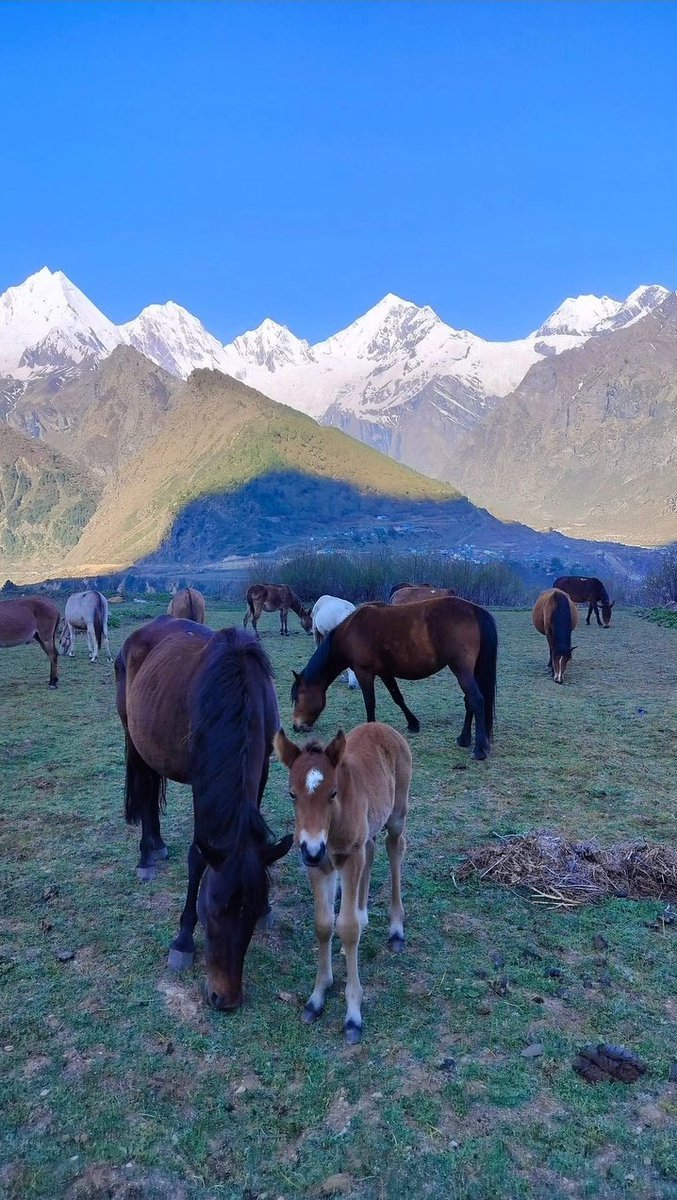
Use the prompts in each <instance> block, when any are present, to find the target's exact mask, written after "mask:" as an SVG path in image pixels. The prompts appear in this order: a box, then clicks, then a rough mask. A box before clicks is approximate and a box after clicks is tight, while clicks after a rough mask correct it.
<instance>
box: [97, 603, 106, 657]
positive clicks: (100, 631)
mask: <svg viewBox="0 0 677 1200" xmlns="http://www.w3.org/2000/svg"><path fill="white" fill-rule="evenodd" d="M105 615H106V611H105V609H104V605H103V598H102V597H101V596H100V595H99V593H98V592H97V593H96V607H95V609H94V636H95V638H96V644H97V647H98V649H99V650H100V649H101V641H102V639H103V622H104V617H105Z"/></svg>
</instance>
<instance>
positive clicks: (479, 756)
mask: <svg viewBox="0 0 677 1200" xmlns="http://www.w3.org/2000/svg"><path fill="white" fill-rule="evenodd" d="M486 757H487V752H486V750H478V749H477V748H476V749H475V750H473V758H474V759H475V761H476V762H484V759H485V758H486Z"/></svg>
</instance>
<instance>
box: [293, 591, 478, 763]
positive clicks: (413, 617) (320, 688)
mask: <svg viewBox="0 0 677 1200" xmlns="http://www.w3.org/2000/svg"><path fill="white" fill-rule="evenodd" d="M497 649H498V636H497V633H496V623H495V621H494V618H493V617H492V616H491V614H490V613H488V612H487V611H486V609H484V608H480V606H479V605H478V604H471V603H470V601H468V600H460V599H459V598H458V597H456V596H449V597H447V598H444V599H441V600H422V601H421V602H420V603H418V604H402V605H400V606H399V607H395V608H393V607H391V606H390V605H388V604H364V605H362V607H361V608H358V609H357V611H356V612H354V613H353V614H352V615H351V616H349V617H346V619H345V621H342V622H341V624H340V625H337V627H336V629H333V630H332V631H331V632H330V633H328V634H327V636H326V637H325V639H324V641H323V642H322V644H321V645H320V646H318V648H317V650H316V651H315V653H314V654H313V656H312V658H311V659H310V661H309V662H308V664H307V666H306V667H305V668H304V670H303V671H301V673H300V674H298V675H297V673H296V672H295V671H294V684H293V687H292V690H291V698H292V702H293V704H294V729H295V730H296V732H297V733H298V732H300V731H301V732H302V731H304V730H308V729H310V728H312V726H313V725H314V723H315V721H316V720H317V718H318V717H319V715H320V713H321V712H322V711H323V709H324V707H325V704H326V699H327V688H328V687H329V684H330V683H332V682H333V680H334V679H336V677H337V676H338V675H340V673H341V671H345V669H346V667H351V668H352V670H353V671H354V672H355V675H356V676H357V682H358V683H359V685H360V688H361V689H362V696H363V698H364V706H365V709H366V712H367V720H368V721H374V720H375V717H376V697H375V691H374V680H375V679H376V678H377V677H378V678H379V679H381V680H382V681H383V683H384V684H385V686H386V687H387V689H388V691H389V692H390V695H391V696H392V698H393V700H394V701H395V703H396V704H397V705H398V707H399V708H401V709H402V712H403V713H404V715H405V717H406V718H407V727H408V728H409V730H411V732H413V733H416V732H418V730H419V729H420V725H419V722H418V719H417V718H416V717H415V716H414V714H413V712H411V710H410V709H409V708H407V705H406V704H405V701H404V697H403V695H402V693H401V691H400V689H399V687H398V685H397V680H398V679H427V678H428V677H429V676H430V675H435V674H436V672H437V671H441V670H442V668H443V667H449V669H450V671H452V672H453V674H454V675H455V676H456V679H457V680H458V683H459V686H460V688H461V690H462V691H463V696H464V699H465V721H464V723H463V728H462V730H461V733H460V735H459V737H458V744H459V746H470V744H471V741H472V721H473V717H474V718H475V748H474V756H475V758H479V759H481V758H486V756H487V754H488V753H489V748H490V742H491V735H492V729H493V720H494V707H495V698H496V656H497Z"/></svg>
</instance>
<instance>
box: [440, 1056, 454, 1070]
mask: <svg viewBox="0 0 677 1200" xmlns="http://www.w3.org/2000/svg"><path fill="white" fill-rule="evenodd" d="M437 1069H438V1071H446V1072H447V1073H448V1074H451V1072H452V1071H455V1070H456V1059H455V1058H443V1059H442V1062H441V1063H438V1065H437Z"/></svg>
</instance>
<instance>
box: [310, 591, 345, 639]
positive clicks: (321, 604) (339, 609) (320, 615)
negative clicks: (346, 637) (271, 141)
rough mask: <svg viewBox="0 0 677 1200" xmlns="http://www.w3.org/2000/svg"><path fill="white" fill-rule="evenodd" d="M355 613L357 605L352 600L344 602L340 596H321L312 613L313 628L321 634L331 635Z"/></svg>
mask: <svg viewBox="0 0 677 1200" xmlns="http://www.w3.org/2000/svg"><path fill="white" fill-rule="evenodd" d="M354 612H355V605H354V604H352V603H351V601H350V600H342V599H341V597H340V596H329V595H327V596H320V598H319V600H316V601H315V603H314V605H313V607H312V611H311V614H310V615H311V617H312V618H313V626H314V628H316V629H317V631H318V632H319V633H329V632H330V630H332V629H335V628H336V626H337V625H340V624H341V621H345V619H346V617H349V616H350V614H351V613H354Z"/></svg>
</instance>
